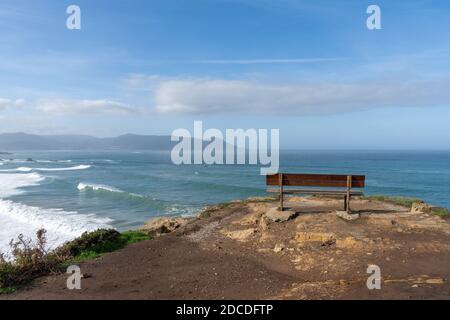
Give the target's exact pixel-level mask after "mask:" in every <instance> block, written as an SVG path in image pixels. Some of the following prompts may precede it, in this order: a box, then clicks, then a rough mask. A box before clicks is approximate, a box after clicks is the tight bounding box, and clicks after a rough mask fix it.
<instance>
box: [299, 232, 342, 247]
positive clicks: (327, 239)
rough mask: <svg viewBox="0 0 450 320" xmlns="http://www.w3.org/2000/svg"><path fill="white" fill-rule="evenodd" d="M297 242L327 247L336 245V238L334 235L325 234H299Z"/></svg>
mask: <svg viewBox="0 0 450 320" xmlns="http://www.w3.org/2000/svg"><path fill="white" fill-rule="evenodd" d="M295 240H296V241H297V242H300V243H306V242H318V243H321V244H322V245H327V244H334V243H335V241H336V236H335V235H334V234H333V233H325V232H299V233H297V235H296V237H295Z"/></svg>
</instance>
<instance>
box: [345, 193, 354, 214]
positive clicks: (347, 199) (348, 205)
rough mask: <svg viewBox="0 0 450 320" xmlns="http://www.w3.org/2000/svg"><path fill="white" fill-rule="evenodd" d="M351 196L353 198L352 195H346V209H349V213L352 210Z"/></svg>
mask: <svg viewBox="0 0 450 320" xmlns="http://www.w3.org/2000/svg"><path fill="white" fill-rule="evenodd" d="M350 198H351V196H350V195H348V196H346V197H345V200H346V201H345V211H347V213H351V212H352V210H351V209H350Z"/></svg>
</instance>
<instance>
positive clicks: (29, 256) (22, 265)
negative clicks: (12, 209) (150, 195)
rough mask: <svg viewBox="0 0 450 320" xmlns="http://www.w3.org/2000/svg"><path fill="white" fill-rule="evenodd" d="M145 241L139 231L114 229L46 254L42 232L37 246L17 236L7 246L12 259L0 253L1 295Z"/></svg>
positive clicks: (144, 237) (100, 230)
mask: <svg viewBox="0 0 450 320" xmlns="http://www.w3.org/2000/svg"><path fill="white" fill-rule="evenodd" d="M148 239H150V237H149V236H147V235H146V234H144V233H142V232H138V231H128V232H124V233H119V232H118V231H116V230H113V229H99V230H97V231H94V232H85V233H84V234H83V235H81V236H80V237H79V238H77V239H75V240H73V241H70V242H67V243H66V244H64V245H62V246H61V247H59V248H57V249H56V250H54V251H53V252H48V251H47V249H46V245H47V238H46V231H45V230H39V231H38V232H37V233H36V242H33V241H31V240H27V239H25V238H24V236H23V235H19V236H18V238H17V240H15V241H14V240H12V241H11V242H10V247H11V259H6V258H5V255H4V254H2V253H0V294H2V293H10V292H12V291H14V290H15V288H16V287H17V286H21V285H24V284H26V283H27V282H29V281H31V280H33V279H35V278H37V277H39V276H43V275H47V274H50V273H54V272H60V271H61V270H62V267H63V266H65V265H66V264H68V263H71V262H74V261H83V260H86V259H90V258H95V257H98V256H100V255H102V254H104V253H107V252H112V251H114V250H118V249H121V248H124V247H125V246H127V245H129V244H132V243H136V242H140V241H143V240H148Z"/></svg>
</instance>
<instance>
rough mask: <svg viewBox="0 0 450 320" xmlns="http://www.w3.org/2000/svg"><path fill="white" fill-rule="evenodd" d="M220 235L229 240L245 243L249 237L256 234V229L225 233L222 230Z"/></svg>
mask: <svg viewBox="0 0 450 320" xmlns="http://www.w3.org/2000/svg"><path fill="white" fill-rule="evenodd" d="M222 233H223V234H224V235H225V236H227V237H228V238H231V239H233V240H237V241H246V240H247V239H248V238H249V237H250V236H251V235H253V234H255V233H256V229H254V228H251V229H245V230H235V231H226V230H223V231H222Z"/></svg>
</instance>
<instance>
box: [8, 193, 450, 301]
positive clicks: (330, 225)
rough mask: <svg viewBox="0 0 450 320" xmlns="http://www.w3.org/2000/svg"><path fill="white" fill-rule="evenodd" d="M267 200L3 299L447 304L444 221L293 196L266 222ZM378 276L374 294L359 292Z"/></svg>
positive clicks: (366, 203)
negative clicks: (77, 277) (75, 279)
mask: <svg viewBox="0 0 450 320" xmlns="http://www.w3.org/2000/svg"><path fill="white" fill-rule="evenodd" d="M276 205H277V204H276V203H274V202H258V201H257V200H255V201H254V202H236V203H234V204H232V205H230V206H228V207H226V208H223V209H220V210H217V211H215V212H213V213H212V214H211V216H210V217H209V218H203V219H196V220H194V221H192V222H190V223H188V224H187V225H186V226H184V227H182V228H180V229H178V230H176V231H175V232H173V233H170V234H168V235H164V236H161V237H158V238H155V239H154V240H150V241H145V242H141V243H138V244H135V245H131V246H129V247H127V248H125V249H122V250H120V251H117V252H113V253H111V254H107V255H105V256H103V257H101V258H98V259H96V260H93V261H88V262H85V263H82V264H80V267H81V270H82V272H83V273H84V274H87V275H88V277H87V278H85V279H82V290H78V291H77V290H75V291H70V290H68V289H67V288H66V279H67V275H65V274H61V275H55V276H49V277H45V278H41V279H38V280H37V281H35V282H34V283H33V284H32V285H31V286H29V287H28V288H25V289H23V290H21V291H19V292H16V293H14V294H11V295H6V296H5V295H4V296H0V298H2V299H449V298H450V283H449V281H448V279H449V277H450V223H449V222H448V221H446V220H444V219H441V218H439V217H435V216H431V215H427V214H411V213H409V210H408V209H407V208H404V207H401V206H396V205H393V204H389V203H385V202H379V201H371V200H355V201H353V202H352V208H353V210H354V211H355V212H356V213H359V214H360V218H359V219H356V220H354V221H346V220H343V219H342V218H339V217H338V216H337V215H336V212H335V211H336V210H341V209H342V201H339V200H336V199H322V198H298V197H296V198H291V199H289V200H287V202H286V205H287V206H288V207H290V208H291V209H292V210H294V211H295V212H296V213H297V214H296V216H295V217H294V218H293V219H291V220H289V221H286V222H276V223H275V222H270V221H269V220H268V219H267V218H266V217H265V213H266V212H267V211H268V210H269V209H270V208H273V207H274V206H276ZM369 265H377V266H379V267H380V269H381V277H382V283H381V290H369V289H368V288H367V286H366V281H367V278H368V277H369V274H367V268H368V266H369Z"/></svg>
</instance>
